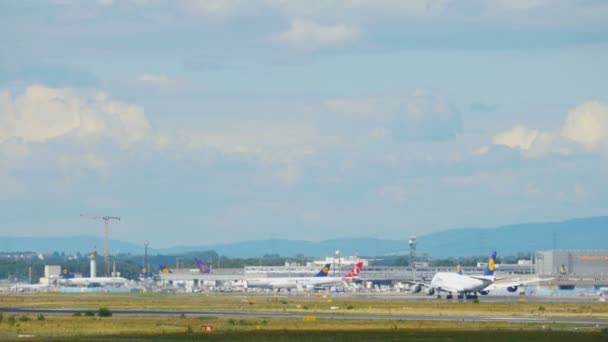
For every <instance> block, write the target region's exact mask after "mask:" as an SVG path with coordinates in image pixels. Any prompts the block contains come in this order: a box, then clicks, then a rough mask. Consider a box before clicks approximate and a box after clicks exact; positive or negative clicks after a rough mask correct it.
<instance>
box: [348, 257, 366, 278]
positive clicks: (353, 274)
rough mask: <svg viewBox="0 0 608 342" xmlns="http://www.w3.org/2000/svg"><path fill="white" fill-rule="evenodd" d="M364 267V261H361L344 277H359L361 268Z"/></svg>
mask: <svg viewBox="0 0 608 342" xmlns="http://www.w3.org/2000/svg"><path fill="white" fill-rule="evenodd" d="M362 268H363V262H361V261H359V262H358V263H357V264H356V265H355V267H353V268H352V269H351V270H350V272H348V273H346V275H345V276H344V278H347V279H351V278H357V277H359V273H361V269H362Z"/></svg>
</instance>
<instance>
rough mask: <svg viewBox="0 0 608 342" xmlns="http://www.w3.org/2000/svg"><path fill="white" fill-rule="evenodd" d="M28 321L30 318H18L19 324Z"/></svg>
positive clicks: (24, 316)
mask: <svg viewBox="0 0 608 342" xmlns="http://www.w3.org/2000/svg"><path fill="white" fill-rule="evenodd" d="M29 320H30V318H29V317H27V316H26V315H22V316H21V317H19V322H27V321H29Z"/></svg>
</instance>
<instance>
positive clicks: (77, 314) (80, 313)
mask: <svg viewBox="0 0 608 342" xmlns="http://www.w3.org/2000/svg"><path fill="white" fill-rule="evenodd" d="M81 316H82V312H74V313H73V314H72V317H81Z"/></svg>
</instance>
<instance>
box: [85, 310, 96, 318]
mask: <svg viewBox="0 0 608 342" xmlns="http://www.w3.org/2000/svg"><path fill="white" fill-rule="evenodd" d="M84 315H85V316H87V317H93V316H95V311H85V312H84Z"/></svg>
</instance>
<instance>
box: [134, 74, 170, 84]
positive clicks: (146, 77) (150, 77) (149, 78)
mask: <svg viewBox="0 0 608 342" xmlns="http://www.w3.org/2000/svg"><path fill="white" fill-rule="evenodd" d="M138 80H140V81H141V82H150V83H162V82H167V81H169V78H168V77H167V76H165V75H154V74H143V75H141V76H139V77H138Z"/></svg>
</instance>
